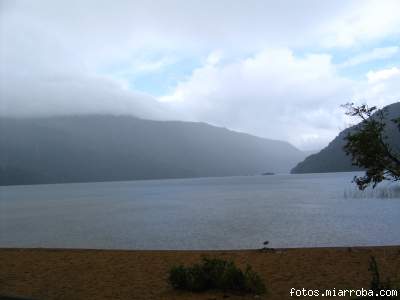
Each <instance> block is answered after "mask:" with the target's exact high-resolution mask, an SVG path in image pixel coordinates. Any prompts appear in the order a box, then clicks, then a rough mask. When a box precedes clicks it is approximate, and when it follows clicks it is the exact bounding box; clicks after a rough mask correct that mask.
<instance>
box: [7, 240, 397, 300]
mask: <svg viewBox="0 0 400 300" xmlns="http://www.w3.org/2000/svg"><path fill="white" fill-rule="evenodd" d="M202 256H207V257H218V258H223V259H227V260H233V261H234V262H235V263H236V264H237V265H238V266H239V267H241V268H245V266H246V264H249V265H251V266H252V268H253V269H254V270H255V271H256V272H258V273H259V274H260V275H261V277H262V278H263V279H264V281H265V283H266V285H267V288H268V290H269V292H268V294H266V295H261V296H256V297H255V296H254V295H234V294H231V293H222V292H207V293H200V294H193V293H189V292H178V291H174V290H173V289H172V288H171V287H170V286H169V285H168V283H167V276H168V270H169V268H171V267H172V266H174V265H177V264H185V265H188V264H192V263H195V262H197V261H199V260H200V259H201V257H202ZM371 256H374V257H375V258H376V260H377V262H378V265H379V269H380V272H381V277H382V278H383V279H385V278H388V277H390V278H391V279H392V281H394V282H395V283H396V282H397V283H400V274H399V271H398V270H400V246H383V247H342V248H293V249H292V248H291V249H274V250H267V251H260V250H227V251H221V250H218V251H171V250H165V251H158V250H155V251H152V250H149V251H136V250H84V249H14V248H9V249H8V248H3V249H0V295H1V296H4V295H7V296H18V297H24V298H28V299H29V298H30V299H37V300H50V299H60V300H62V299H68V300H81V299H82V300H83V299H85V300H89V299H90V300H95V299H127V300H128V299H204V300H206V299H207V300H212V299H214V300H217V299H329V298H327V297H321V298H318V297H312V298H301V297H290V295H289V291H290V289H291V288H296V289H302V288H305V289H313V290H315V289H319V290H325V289H336V290H340V289H361V288H364V289H367V288H369V283H370V280H371V276H370V273H369V272H368V262H369V259H370V257H371ZM398 286H399V285H397V287H398ZM0 299H1V297H0ZM340 299H350V298H349V297H341V298H340Z"/></svg>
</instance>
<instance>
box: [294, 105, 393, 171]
mask: <svg viewBox="0 0 400 300" xmlns="http://www.w3.org/2000/svg"><path fill="white" fill-rule="evenodd" d="M384 109H385V110H386V111H387V120H389V121H388V122H386V134H387V136H388V142H389V144H390V145H391V146H393V147H397V149H400V135H399V132H398V129H397V127H396V126H395V125H394V124H393V122H391V121H390V120H391V119H393V118H396V117H399V116H400V102H397V103H393V104H391V105H388V106H386V107H385V108H384ZM352 130H357V125H355V126H352V127H350V128H347V129H345V130H343V131H342V132H340V134H339V135H338V136H337V137H336V138H335V139H334V140H333V141H332V142H330V143H329V145H328V146H327V147H325V148H324V149H322V150H321V151H320V152H318V153H316V154H313V155H310V156H308V157H306V159H305V160H304V161H302V162H300V163H298V164H297V165H296V166H295V167H294V168H293V169H292V170H291V173H293V174H298V173H325V172H345V171H359V170H360V168H358V167H357V166H353V165H352V164H351V157H350V156H347V155H346V153H345V152H344V150H343V146H344V145H345V143H346V142H345V140H344V138H345V137H346V136H347V134H348V133H349V132H351V131H352Z"/></svg>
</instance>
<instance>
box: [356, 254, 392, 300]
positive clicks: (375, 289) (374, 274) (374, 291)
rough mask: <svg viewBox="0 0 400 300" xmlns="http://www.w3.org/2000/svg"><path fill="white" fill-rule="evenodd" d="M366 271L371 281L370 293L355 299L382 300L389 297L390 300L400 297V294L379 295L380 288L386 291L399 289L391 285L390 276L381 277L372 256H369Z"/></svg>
mask: <svg viewBox="0 0 400 300" xmlns="http://www.w3.org/2000/svg"><path fill="white" fill-rule="evenodd" d="M368 271H370V273H371V282H370V286H369V291H371V295H367V296H361V297H358V298H355V300H383V299H388V300H389V299H390V300H398V299H400V295H399V294H397V295H390V296H389V295H380V294H379V292H380V291H382V290H386V291H396V290H397V291H398V290H399V289H398V288H397V289H396V288H394V287H393V285H392V281H391V280H390V278H388V279H386V280H384V281H383V280H382V279H381V275H380V273H379V268H378V264H377V262H376V259H375V257H374V256H371V257H370V260H369V268H368Z"/></svg>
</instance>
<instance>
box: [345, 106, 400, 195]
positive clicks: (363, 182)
mask: <svg viewBox="0 0 400 300" xmlns="http://www.w3.org/2000/svg"><path fill="white" fill-rule="evenodd" d="M344 107H345V108H347V112H346V114H347V115H349V116H352V117H358V118H359V119H361V123H360V124H358V125H357V126H356V128H355V130H351V131H350V132H349V133H348V134H347V136H346V138H345V140H346V144H345V146H344V150H345V152H346V154H347V155H351V158H352V163H353V165H356V166H358V167H361V168H363V169H365V170H366V171H365V175H364V176H356V177H354V182H355V183H356V184H357V186H358V188H359V189H360V190H364V189H365V188H366V187H367V186H369V185H372V186H373V188H375V187H376V185H377V184H378V183H380V182H381V181H383V180H391V181H398V180H400V154H399V150H398V149H394V148H393V147H392V146H391V145H390V144H389V142H388V136H387V135H386V131H385V128H386V126H387V124H388V122H393V123H394V124H395V125H396V127H397V129H398V130H399V131H400V118H396V119H391V120H388V118H387V112H386V111H385V109H381V110H377V108H376V106H373V107H369V106H367V105H365V104H364V105H360V106H355V105H354V103H347V104H346V105H344Z"/></svg>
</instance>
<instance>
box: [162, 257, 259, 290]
mask: <svg viewBox="0 0 400 300" xmlns="http://www.w3.org/2000/svg"><path fill="white" fill-rule="evenodd" d="M168 281H169V283H170V284H171V285H172V287H173V288H175V289H179V290H186V291H191V292H202V291H206V290H222V291H224V292H226V291H231V292H237V293H252V294H263V293H265V292H266V287H265V285H264V282H263V281H262V279H261V277H260V276H259V275H258V274H257V273H256V272H254V271H253V270H252V269H251V267H250V266H247V268H246V270H245V271H242V270H241V269H239V268H238V267H236V265H235V264H234V263H233V262H232V261H226V260H222V259H217V258H205V257H204V258H203V259H202V261H201V262H200V263H197V264H194V265H192V266H190V267H185V266H183V265H179V266H175V267H172V268H171V270H170V271H169V277H168Z"/></svg>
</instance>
